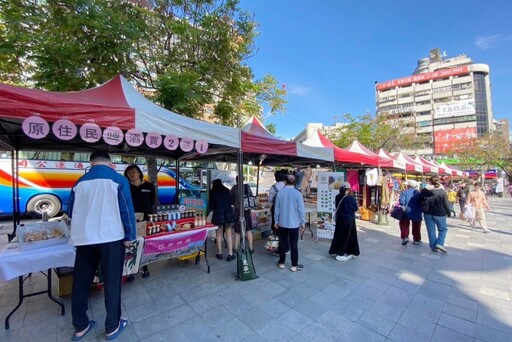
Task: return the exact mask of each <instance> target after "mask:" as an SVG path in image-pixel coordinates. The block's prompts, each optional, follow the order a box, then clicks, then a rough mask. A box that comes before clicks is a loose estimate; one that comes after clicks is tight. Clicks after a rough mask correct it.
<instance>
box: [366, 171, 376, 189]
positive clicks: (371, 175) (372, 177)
mask: <svg viewBox="0 0 512 342" xmlns="http://www.w3.org/2000/svg"><path fill="white" fill-rule="evenodd" d="M378 180H379V170H378V169H367V170H366V185H368V186H374V185H377V182H378Z"/></svg>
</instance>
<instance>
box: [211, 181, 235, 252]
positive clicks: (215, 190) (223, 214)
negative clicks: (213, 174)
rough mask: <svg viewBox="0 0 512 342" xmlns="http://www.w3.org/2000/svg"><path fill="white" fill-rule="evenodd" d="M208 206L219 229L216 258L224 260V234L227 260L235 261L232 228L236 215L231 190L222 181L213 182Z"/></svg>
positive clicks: (216, 239)
mask: <svg viewBox="0 0 512 342" xmlns="http://www.w3.org/2000/svg"><path fill="white" fill-rule="evenodd" d="M208 205H209V207H210V210H212V211H213V213H212V223H213V224H214V225H216V226H218V227H219V228H218V229H217V231H216V235H215V242H216V244H217V254H216V255H215V257H216V258H217V259H219V260H222V233H224V236H225V237H226V244H227V248H228V256H227V257H226V260H227V261H231V260H235V259H236V257H235V255H234V254H233V237H232V234H231V226H232V224H233V223H234V222H235V213H234V212H233V207H232V206H231V197H230V195H229V189H228V188H226V187H225V186H224V184H222V180H220V179H215V180H214V181H213V182H212V189H211V190H210V200H209V201H208ZM223 230H224V231H223Z"/></svg>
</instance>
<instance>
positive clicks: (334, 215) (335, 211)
mask: <svg viewBox="0 0 512 342" xmlns="http://www.w3.org/2000/svg"><path fill="white" fill-rule="evenodd" d="M345 197H347V195H345V196H343V197H342V198H341V201H340V203H338V206H337V207H336V210H334V213H333V214H332V220H333V221H334V222H336V216H337V215H336V213H337V212H338V209H339V208H340V205H341V202H343V200H344V199H345Z"/></svg>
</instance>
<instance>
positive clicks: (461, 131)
mask: <svg viewBox="0 0 512 342" xmlns="http://www.w3.org/2000/svg"><path fill="white" fill-rule="evenodd" d="M375 93H376V95H375V98H376V107H377V115H389V116H390V118H392V119H399V120H401V121H405V123H406V124H407V128H406V129H407V130H409V132H413V133H415V134H416V136H417V139H418V142H420V144H421V147H420V148H418V149H417V150H415V151H405V152H409V153H414V154H420V155H424V156H433V157H435V158H443V156H444V157H448V156H451V155H452V154H453V147H454V146H456V145H457V144H460V142H461V140H464V139H467V138H472V137H478V136H482V135H483V134H485V133H487V132H490V131H491V130H492V129H493V113H492V102H491V82H490V77H489V66H488V65H486V64H476V63H473V62H472V60H471V59H470V58H468V57H467V56H466V55H464V54H462V55H459V56H456V57H453V58H446V56H445V53H443V54H441V52H440V50H439V49H433V50H431V51H430V55H429V57H428V58H422V59H420V60H419V61H418V66H417V68H416V69H415V70H414V72H413V74H412V75H411V76H407V77H402V78H397V79H393V80H389V81H385V82H376V84H375Z"/></svg>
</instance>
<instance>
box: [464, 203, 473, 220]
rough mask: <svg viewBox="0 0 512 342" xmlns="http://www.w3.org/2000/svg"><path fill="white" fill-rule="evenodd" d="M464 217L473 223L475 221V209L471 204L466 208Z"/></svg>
mask: <svg viewBox="0 0 512 342" xmlns="http://www.w3.org/2000/svg"><path fill="white" fill-rule="evenodd" d="M464 217H465V218H466V219H468V220H469V221H473V220H474V219H475V209H474V208H473V206H472V205H471V204H470V203H467V204H466V206H465V208H464Z"/></svg>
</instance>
